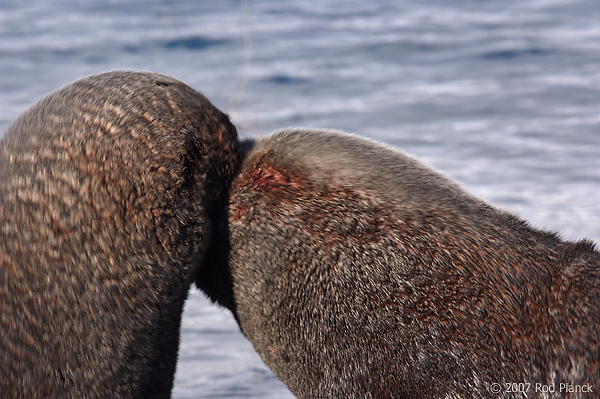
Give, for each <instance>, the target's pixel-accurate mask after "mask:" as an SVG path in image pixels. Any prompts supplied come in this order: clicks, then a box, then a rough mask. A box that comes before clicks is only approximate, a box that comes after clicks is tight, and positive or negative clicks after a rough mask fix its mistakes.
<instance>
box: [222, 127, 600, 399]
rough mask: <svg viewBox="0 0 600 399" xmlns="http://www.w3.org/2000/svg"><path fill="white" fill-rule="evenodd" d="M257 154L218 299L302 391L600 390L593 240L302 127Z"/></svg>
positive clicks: (235, 190)
mask: <svg viewBox="0 0 600 399" xmlns="http://www.w3.org/2000/svg"><path fill="white" fill-rule="evenodd" d="M243 145H245V146H246V147H247V153H246V156H245V159H244V161H243V163H242V167H241V171H240V173H239V175H238V176H237V177H236V178H235V180H234V182H233V183H232V188H231V191H230V198H229V209H228V223H227V224H226V225H225V226H221V227H220V229H221V232H220V233H219V234H220V235H221V238H220V239H219V240H217V242H219V243H221V244H222V245H223V247H222V248H221V249H220V250H219V251H214V254H216V255H212V256H213V260H214V262H217V263H218V262H220V263H221V265H222V266H221V267H220V269H221V270H225V271H222V272H221V278H222V279H224V281H225V280H227V279H229V281H230V284H231V287H232V292H231V293H227V292H225V291H221V292H212V293H211V296H212V298H213V299H215V300H217V301H219V302H221V303H223V304H225V305H226V306H228V307H229V308H230V309H231V310H232V311H233V312H234V314H235V316H236V318H237V320H238V322H239V325H240V327H241V330H242V331H243V333H244V334H245V335H246V337H247V338H248V339H249V340H250V341H251V343H252V344H253V346H254V348H255V349H256V351H257V352H258V353H259V355H260V356H261V357H262V359H263V360H264V362H265V363H266V364H267V365H268V366H269V367H270V368H271V369H272V370H273V371H274V373H275V375H276V376H277V377H278V378H279V379H280V380H281V381H283V382H284V383H285V384H286V385H287V387H288V388H289V389H290V390H291V392H292V393H293V394H294V395H296V396H297V397H299V398H439V399H441V398H522V397H524V395H523V392H525V393H526V395H525V396H526V397H539V398H547V397H557V398H558V397H581V398H583V397H585V398H587V397H591V396H586V395H589V393H586V392H589V389H592V391H593V392H597V391H598V390H600V355H599V349H600V347H599V343H600V332H599V331H600V253H599V252H598V251H597V250H596V249H595V247H594V244H593V243H592V242H590V241H588V240H582V241H579V242H575V243H573V242H566V241H564V240H562V239H561V238H560V237H559V236H557V235H556V234H553V233H547V232H543V231H539V230H536V229H534V228H532V227H531V226H530V225H529V224H528V223H526V222H524V221H522V220H520V219H519V218H517V217H515V216H513V215H511V214H509V213H507V212H504V211H502V210H499V209H496V208H495V207H493V206H491V205H489V204H487V203H485V202H484V201H482V200H479V199H477V198H476V197H473V196H471V195H469V194H467V193H466V192H464V191H463V190H462V189H461V188H460V187H459V186H458V185H457V184H455V183H454V182H452V181H451V180H449V179H448V178H446V177H444V176H442V175H441V174H439V173H438V172H436V171H434V170H432V169H430V168H429V167H427V166H425V165H424V164H422V163H421V162H419V161H417V160H416V159H414V158H412V157H410V156H407V155H405V154H403V153H401V152H398V151H396V150H393V149H390V148H388V147H386V146H384V145H382V144H378V143H375V142H372V141H368V140H365V139H361V138H359V137H357V136H353V135H348V134H343V133H340V132H333V131H317V130H306V129H289V130H283V131H279V132H277V133H275V134H273V135H272V136H270V137H267V138H263V139H258V140H256V141H255V142H248V143H245V144H243ZM224 243H226V244H224ZM225 246H226V247H225ZM219 256H221V258H220V259H219ZM217 263H215V264H217ZM553 384H554V385H553ZM559 384H570V386H571V387H579V388H580V389H581V390H580V391H579V392H575V393H569V392H568V391H566V390H563V391H559V389H561V388H562V387H563V386H562V385H559ZM553 386H554V392H552V387H553ZM582 390H583V391H582ZM586 390H587V391H586ZM592 395H593V394H592Z"/></svg>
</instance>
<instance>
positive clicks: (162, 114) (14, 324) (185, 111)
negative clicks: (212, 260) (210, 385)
mask: <svg viewBox="0 0 600 399" xmlns="http://www.w3.org/2000/svg"><path fill="white" fill-rule="evenodd" d="M239 161H240V152H239V143H238V140H237V133H236V129H235V127H234V126H233V125H232V124H231V123H230V121H229V119H228V118H227V116H226V115H224V114H223V113H221V112H220V111H219V110H217V109H216V108H215V107H214V106H213V105H212V104H211V103H210V102H209V101H208V100H207V99H206V98H205V97H204V96H203V95H201V94H200V93H198V92H196V91H194V90H193V89H191V88H190V87H188V86H186V85H185V84H184V83H182V82H180V81H178V80H175V79H172V78H170V77H167V76H162V75H158V74H154V73H145V72H124V71H116V72H108V73H103V74H99V75H95V76H90V77H87V78H84V79H81V80H79V81H76V82H74V83H72V84H69V85H67V86H65V87H63V88H61V89H59V90H57V91H55V92H54V93H51V94H50V95H48V96H47V97H45V98H43V99H42V100H41V101H39V102H38V103H37V104H35V105H34V106H33V107H31V108H30V109H29V110H27V111H25V112H24V113H23V114H22V115H21V116H20V117H19V118H18V119H17V120H15V121H14V123H13V124H12V125H11V126H10V127H9V128H8V130H7V132H6V135H5V137H4V138H3V139H2V141H1V142H0V374H1V375H0V397H2V398H3V399H7V398H50V397H52V398H58V397H60V398H82V397H84V398H92V397H110V398H167V397H169V396H170V393H171V388H172V385H173V375H174V372H175V363H176V359H177V349H178V343H179V330H180V320H181V314H182V310H183V309H182V308H183V303H184V300H185V298H186V297H187V293H188V289H189V285H190V284H191V282H192V281H193V280H194V278H195V277H196V273H197V271H198V269H199V268H201V262H202V260H203V256H204V252H205V250H206V248H207V246H208V243H209V241H210V239H211V228H212V227H211V224H212V221H211V219H212V214H213V213H220V214H221V213H222V211H220V210H219V208H220V207H221V206H222V205H223V204H224V202H225V196H224V195H225V193H226V192H227V189H228V186H229V182H230V181H231V178H232V177H233V176H234V172H235V171H236V168H237V166H238V164H239Z"/></svg>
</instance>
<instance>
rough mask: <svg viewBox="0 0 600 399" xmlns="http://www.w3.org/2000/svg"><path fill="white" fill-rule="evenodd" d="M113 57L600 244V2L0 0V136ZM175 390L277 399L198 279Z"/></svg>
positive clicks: (241, 121) (247, 113)
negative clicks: (361, 144)
mask: <svg viewBox="0 0 600 399" xmlns="http://www.w3.org/2000/svg"><path fill="white" fill-rule="evenodd" d="M110 69H136V70H150V71H155V72H160V73H164V74H168V75H172V76H174V77H176V78H179V79H181V80H183V81H185V82H186V83H188V84H189V85H191V86H192V87H194V88H196V89H197V90H200V91H202V92H203V93H204V94H205V95H206V96H207V97H208V98H209V99H210V100H211V101H212V102H213V103H214V104H215V105H216V106H217V107H219V108H220V109H222V110H224V111H226V112H227V113H229V115H230V116H231V118H232V120H233V122H234V123H235V124H236V126H237V127H238V128H239V130H240V133H241V134H242V135H244V136H247V137H256V136H260V135H265V134H268V133H269V132H271V131H273V130H275V129H278V128H282V127H287V126H310V127H325V128H334V129H342V130H346V131H350V132H354V133H357V134H359V135H362V136H365V137H370V138H373V139H376V140H380V141H384V142H386V143H388V144H390V145H392V146H394V147H397V148H401V149H403V150H405V151H407V152H409V153H411V154H413V155H416V156H417V157H419V158H420V159H422V160H424V161H425V162H427V163H429V164H430V165H432V166H434V167H435V168H437V169H439V170H440V171H442V172H443V173H445V174H447V175H448V176H450V177H452V178H453V179H455V180H457V181H459V182H460V183H461V184H462V185H463V187H465V189H466V190H468V191H470V192H472V193H473V194H475V195H477V196H480V197H482V198H484V199H486V200H488V201H489V202H491V203H493V204H495V205H497V206H499V207H502V208H505V209H508V210H510V211H512V212H514V213H516V214H519V215H520V216H522V217H523V218H525V219H527V220H529V221H531V222H532V224H534V225H535V226H538V227H541V228H545V229H549V230H554V231H560V232H561V233H562V234H563V236H564V237H566V238H569V239H578V238H582V237H589V238H591V239H593V240H595V241H599V240H600V2H599V1H598V0H518V1H517V0H502V1H500V0H477V1H475V0H457V1H452V2H449V1H443V0H426V1H420V2H414V1H402V0H401V1H399V0H377V1H370V2H364V1H321V2H313V1H303V0H290V1H284V2H274V1H266V0H252V1H248V2H246V3H244V2H240V1H238V0H236V1H233V0H231V1H228V0H224V1H223V0H222V1H218V2H216V1H214V2H200V1H192V0H188V1H141V0H135V1H117V0H95V1H93V2H92V1H90V2H83V1H58V0H57V1H49V0H30V1H28V2H23V1H17V0H2V1H1V2H0V132H3V131H4V130H5V129H6V127H7V126H8V124H9V123H10V122H11V121H12V120H13V119H14V118H16V117H17V116H18V114H19V113H20V112H21V111H22V110H23V109H24V108H25V107H27V106H28V105H30V104H31V103H33V102H34V101H36V100H37V99H38V98H40V97H41V96H42V95H44V94H46V93H48V92H50V91H52V90H54V89H56V88H58V87H60V86H61V85H63V84H66V83H68V82H70V81H72V80H74V79H77V78H80V77H82V76H86V75H89V74H92V73H97V72H101V71H105V70H110ZM173 396H174V398H178V399H183V398H289V397H291V394H290V393H289V392H288V391H287V390H286V388H285V387H284V386H283V385H282V384H281V383H280V382H279V381H278V380H277V379H276V378H275V377H274V376H273V375H272V374H271V372H270V371H269V370H268V369H267V368H266V367H265V366H264V365H263V364H262V362H261V360H260V359H259V358H258V356H257V355H256V354H255V353H254V351H253V350H252V347H251V345H250V344H249V343H248V342H247V341H246V340H245V339H244V337H243V336H242V335H241V333H240V332H239V330H238V327H237V325H236V324H235V321H234V320H233V318H232V317H231V315H230V314H229V313H228V312H227V311H224V310H221V309H220V308H218V307H217V306H215V305H212V304H210V303H209V302H208V301H207V300H206V298H205V297H204V296H203V295H202V294H201V293H199V292H197V291H196V290H192V291H191V294H190V300H189V301H188V303H187V305H186V310H185V313H184V318H183V331H182V345H181V351H180V362H179V365H178V372H177V378H176V382H175V389H174V393H173Z"/></svg>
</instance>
